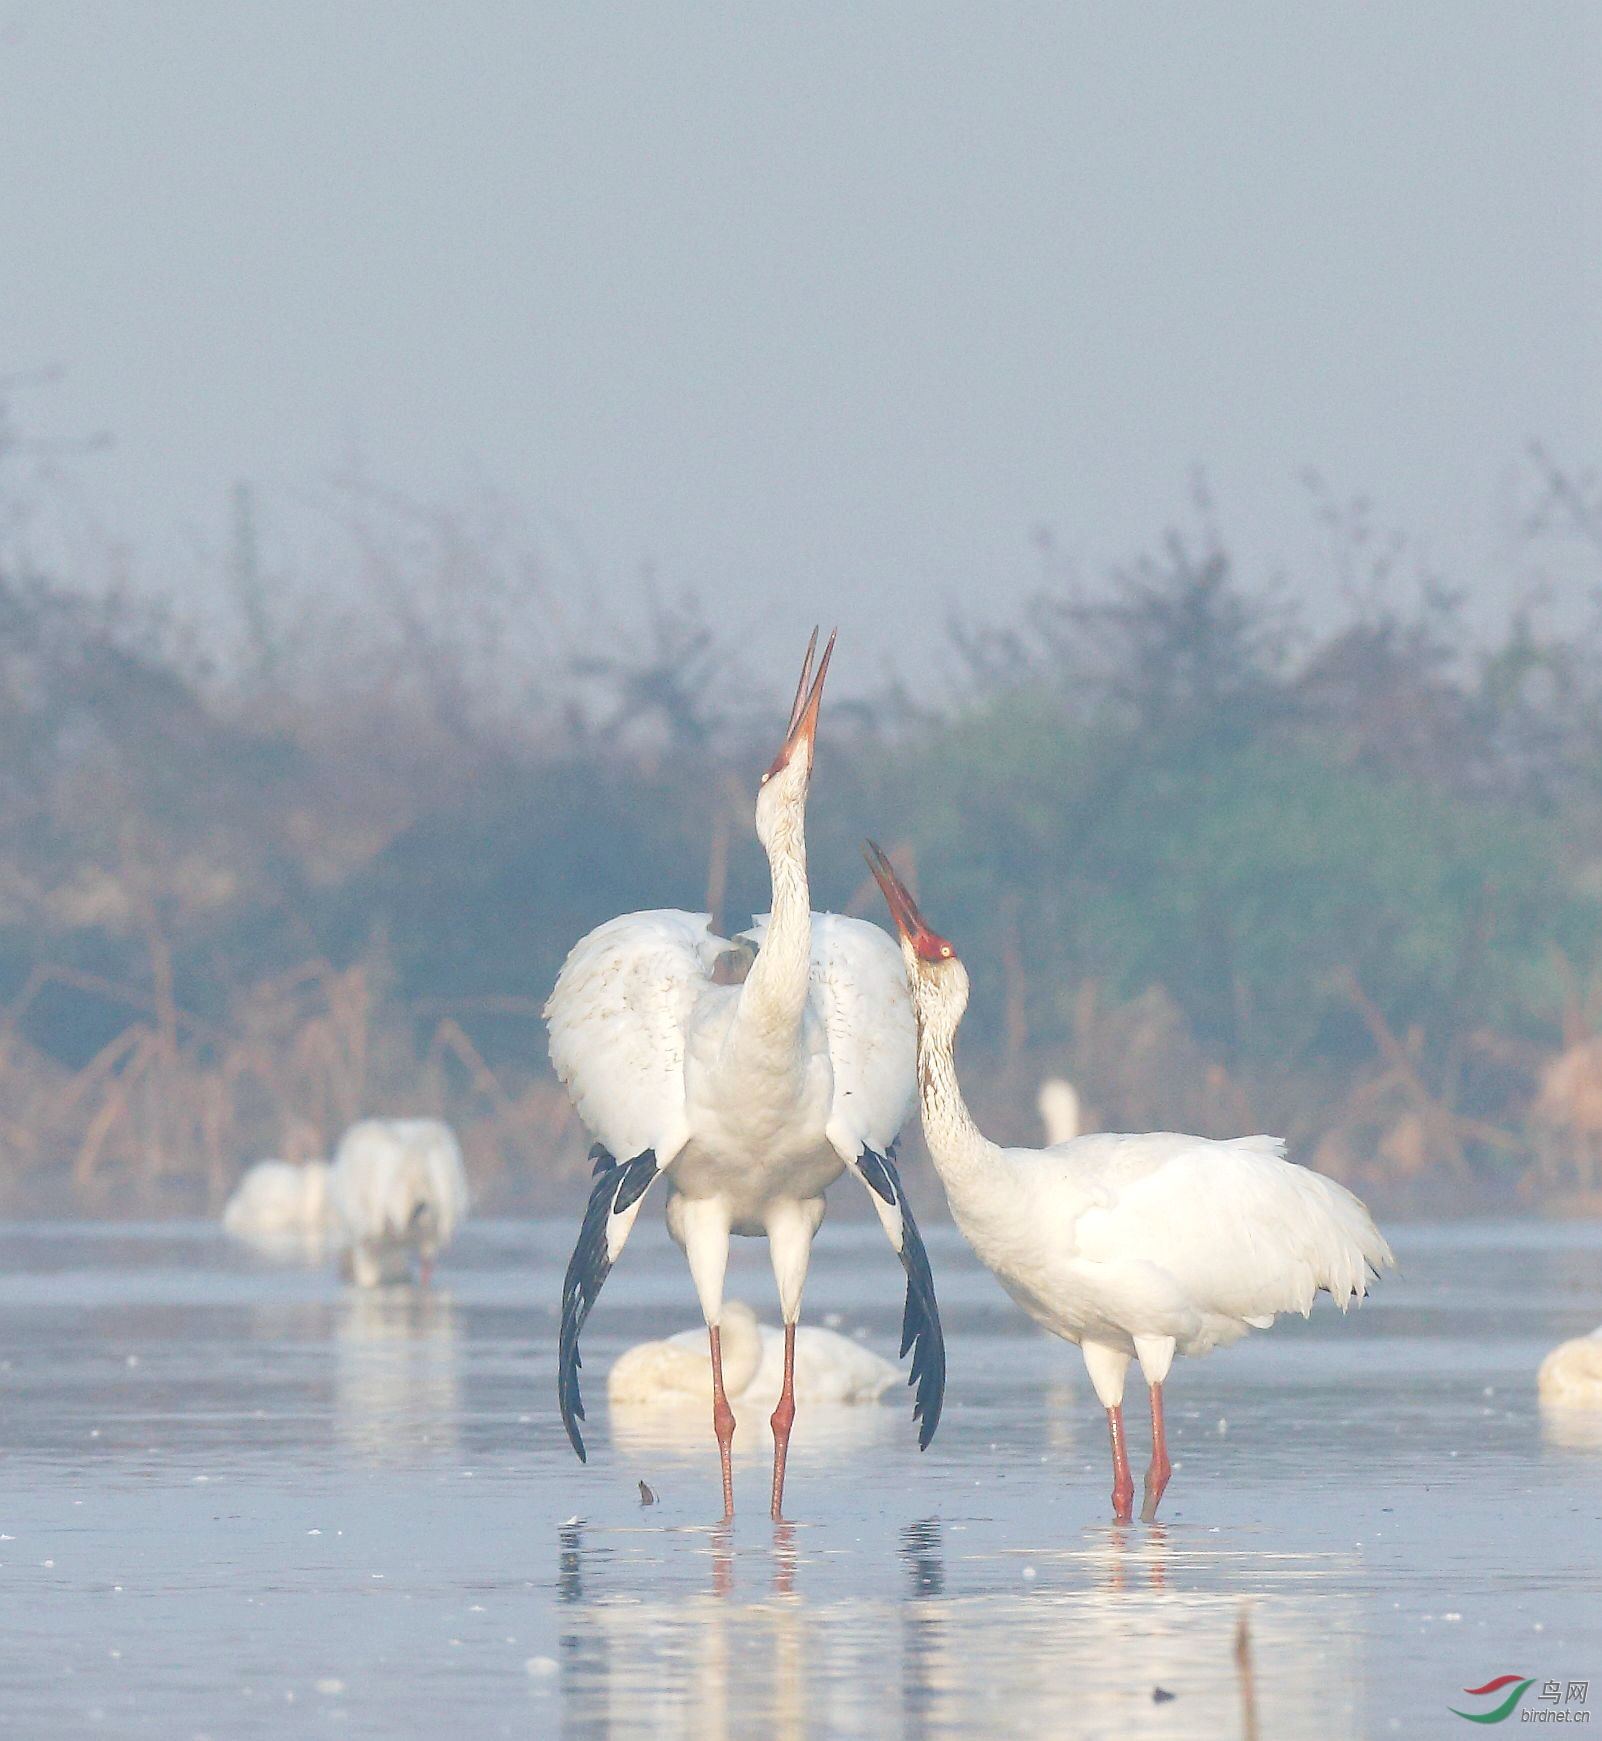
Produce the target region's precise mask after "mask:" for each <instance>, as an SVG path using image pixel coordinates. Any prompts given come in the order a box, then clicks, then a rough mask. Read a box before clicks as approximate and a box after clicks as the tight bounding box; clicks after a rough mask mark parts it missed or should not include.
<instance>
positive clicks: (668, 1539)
mask: <svg viewBox="0 0 1602 1741" xmlns="http://www.w3.org/2000/svg"><path fill="white" fill-rule="evenodd" d="M1088 1533H1089V1535H1090V1541H1089V1544H1088V1546H1087V1547H1085V1548H1083V1549H1080V1550H1076V1551H1073V1552H1066V1553H1050V1552H1040V1553H1036V1554H1024V1553H1020V1554H1017V1555H1011V1556H1009V1555H1002V1556H1001V1558H1002V1560H1006V1559H1009V1558H1010V1559H1014V1560H1015V1561H1016V1563H1017V1567H1018V1571H1019V1584H1018V1585H1017V1586H1016V1587H1014V1586H1011V1585H1010V1584H1009V1585H1004V1586H1002V1587H1000V1588H994V1587H992V1588H988V1589H986V1588H982V1587H980V1588H975V1589H973V1590H971V1591H967V1592H964V1591H962V1590H961V1588H960V1586H961V1583H962V1579H963V1574H964V1573H965V1572H967V1570H968V1568H969V1567H970V1566H971V1565H973V1564H974V1563H975V1562H973V1561H972V1560H971V1559H970V1558H969V1557H968V1556H966V1555H964V1556H959V1557H958V1559H957V1560H956V1562H955V1566H954V1567H948V1564H947V1544H946V1542H945V1540H944V1539H943V1535H942V1528H941V1525H940V1523H939V1522H938V1521H937V1520H935V1519H927V1520H924V1521H921V1522H918V1523H913V1524H910V1525H908V1526H907V1527H906V1528H905V1529H903V1530H902V1532H901V1534H900V1538H899V1557H900V1559H901V1562H902V1564H903V1567H904V1569H905V1574H906V1576H905V1580H904V1585H903V1588H904V1592H905V1593H904V1595H903V1597H902V1598H901V1599H900V1600H899V1601H890V1600H883V1599H878V1598H872V1597H863V1596H861V1595H858V1594H855V1593H853V1592H852V1591H851V1590H850V1588H849V1586H847V1587H846V1588H844V1589H840V1588H839V1587H838V1585H837V1586H836V1589H837V1593H836V1594H835V1595H834V1596H833V1597H832V1598H830V1597H825V1596H817V1595H813V1594H811V1593H810V1592H809V1589H808V1585H809V1582H810V1581H811V1579H813V1578H818V1579H820V1580H821V1579H822V1578H823V1577H825V1576H826V1575H827V1573H828V1572H829V1571H830V1570H831V1569H832V1568H830V1567H829V1566H828V1565H827V1563H826V1560H825V1558H822V1557H818V1556H815V1555H811V1554H809V1553H808V1552H807V1551H806V1537H805V1532H802V1533H801V1534H800V1535H798V1533H797V1531H796V1530H795V1529H794V1528H793V1526H780V1527H779V1528H777V1529H775V1531H774V1532H773V1536H772V1538H771V1541H763V1542H762V1543H761V1544H760V1545H759V1544H758V1543H757V1542H755V1541H747V1542H746V1543H745V1544H744V1545H743V1547H742V1549H741V1550H740V1552H739V1553H738V1554H736V1552H735V1549H734V1546H733V1543H732V1540H731V1539H730V1535H729V1532H728V1531H726V1530H722V1529H719V1530H717V1531H713V1532H699V1531H685V1532H664V1534H663V1535H662V1536H660V1537H658V1538H656V1539H657V1542H658V1543H659V1544H660V1546H661V1549H662V1552H663V1554H664V1555H665V1556H666V1559H667V1561H668V1562H676V1563H677V1569H683V1566H682V1557H681V1556H682V1555H683V1554H686V1553H687V1554H689V1555H691V1556H693V1557H694V1558H698V1559H699V1558H705V1559H706V1560H707V1561H708V1562H709V1563H708V1564H706V1565H705V1566H704V1568H703V1572H702V1580H703V1581H702V1582H701V1585H700V1588H701V1592H702V1593H701V1594H699V1595H698V1594H695V1593H693V1592H690V1593H683V1594H681V1595H680V1596H678V1597H677V1599H665V1598H662V1597H658V1596H646V1595H642V1594H641V1592H642V1591H650V1590H660V1589H661V1588H662V1583H663V1579H662V1574H663V1572H664V1570H665V1569H669V1567H665V1566H664V1564H663V1562H662V1561H661V1560H655V1561H653V1562H652V1564H651V1567H650V1570H649V1572H646V1571H645V1568H644V1566H643V1565H642V1563H641V1562H640V1561H639V1560H638V1559H637V1558H630V1557H629V1554H626V1553H624V1552H621V1551H620V1548H622V1546H623V1545H624V1544H623V1538H622V1537H621V1536H618V1535H614V1534H613V1532H597V1533H596V1535H595V1536H593V1537H589V1536H587V1535H586V1532H585V1530H584V1528H583V1526H580V1525H573V1526H570V1527H569V1528H567V1529H565V1530H563V1531H562V1532H561V1536H560V1549H559V1552H560V1558H559V1563H558V1575H557V1589H558V1594H559V1596H560V1599H561V1603H562V1605H563V1616H562V1644H561V1652H562V1655H561V1661H562V1697H563V1717H564V1722H563V1733H564V1734H565V1735H569V1736H572V1737H576V1738H577V1737H582V1738H584V1741H605V1738H610V1737H614V1736H624V1735H634V1734H652V1735H663V1736H684V1737H696V1738H697V1741H699V1738H702V1737H704V1738H705V1741H726V1738H727V1737H732V1736H746V1735H761V1736H778V1737H792V1736H793V1737H797V1738H799V1737H802V1736H804V1735H809V1734H815V1733H846V1734H873V1735H876V1736H883V1737H885V1738H886V1741H888V1738H889V1737H893V1736H896V1735H906V1736H912V1737H923V1736H934V1735H951V1736H959V1735H960V1736H967V1735H980V1734H983V1735H995V1736H1011V1735H1017V1736H1029V1737H1030V1738H1031V1741H1042V1738H1046V1737H1053V1736H1058V1735H1064V1736H1066V1735H1080V1734H1090V1733H1109V1734H1124V1733H1137V1732H1138V1733H1139V1734H1141V1735H1143V1736H1154V1737H1158V1738H1172V1741H1196V1738H1198V1737H1206V1736H1212V1735H1217V1736H1227V1737H1229V1738H1230V1741H1234V1738H1235V1737H1236V1736H1237V1735H1238V1734H1239V1732H1240V1722H1241V1705H1240V1680H1239V1672H1238V1668H1237V1663H1236V1659H1235V1651H1234V1644H1235V1633H1236V1626H1237V1623H1238V1619H1239V1615H1240V1613H1241V1609H1242V1603H1243V1600H1244V1599H1247V1598H1249V1599H1250V1601H1251V1605H1252V1617H1253V1618H1252V1630H1253V1646H1254V1656H1255V1662H1256V1686H1257V1700H1258V1702H1259V1704H1260V1707H1261V1710H1262V1722H1263V1732H1264V1733H1265V1734H1269V1735H1272V1734H1276V1733H1285V1734H1317V1735H1319V1736H1320V1737H1327V1738H1331V1741H1340V1738H1341V1737H1346V1736H1356V1735H1358V1734H1359V1733H1361V1729H1362V1719H1361V1715H1360V1707H1361V1704H1362V1669H1363V1665H1362V1653H1361V1648H1360V1644H1359V1636H1358V1624H1357V1620H1358V1616H1357V1609H1356V1604H1355V1601H1354V1600H1353V1598H1352V1597H1351V1596H1350V1595H1349V1594H1347V1593H1345V1591H1344V1586H1345V1578H1346V1577H1349V1576H1350V1573H1351V1571H1352V1568H1350V1567H1347V1566H1346V1565H1345V1564H1344V1563H1343V1564H1342V1565H1341V1566H1339V1567H1336V1566H1334V1565H1333V1564H1331V1562H1330V1560H1329V1559H1328V1558H1327V1557H1325V1556H1312V1557H1310V1558H1306V1559H1291V1558H1285V1557H1281V1556H1275V1555H1271V1554H1263V1555H1259V1554H1254V1553H1232V1552H1229V1551H1227V1550H1220V1549H1218V1548H1216V1547H1203V1546H1201V1545H1199V1544H1198V1543H1197V1542H1196V1541H1195V1539H1194V1538H1192V1539H1191V1543H1190V1545H1188V1546H1187V1545H1176V1543H1175V1542H1174V1540H1173V1539H1172V1538H1171V1536H1170V1534H1169V1532H1167V1531H1165V1530H1163V1529H1157V1528H1154V1529H1150V1530H1130V1529H1128V1528H1108V1529H1103V1530H1097V1531H1092V1532H1088ZM609 1536H611V1537H612V1540H613V1543H614V1545H611V1546H609V1545H607V1538H608V1537H609ZM708 1544H709V1546H708ZM638 1552H639V1549H638V1548H631V1549H630V1550H629V1553H632V1554H636V1555H637V1554H638ZM995 1565H996V1561H995V1560H994V1559H992V1560H990V1561H989V1562H988V1564H986V1565H984V1566H983V1567H982V1568H981V1571H980V1575H981V1576H986V1575H992V1574H993V1573H994V1570H995ZM1026 1569H1027V1570H1028V1571H1029V1572H1032V1573H1033V1576H1032V1577H1026V1576H1024V1573H1025V1571H1026ZM953 1571H955V1572H956V1577H955V1578H953V1575H952V1574H953ZM1337 1571H1339V1572H1340V1573H1342V1574H1344V1576H1343V1577H1340V1578H1336V1577H1332V1576H1331V1573H1333V1572H1337ZM892 1652H893V1653H895V1656H892V1655H891V1654H890V1653H892ZM897 1658H898V1659H899V1660H897ZM1159 1684H1160V1685H1161V1686H1162V1687H1163V1688H1164V1689H1166V1690H1167V1691H1169V1692H1171V1693H1173V1694H1174V1695H1175V1696H1174V1697H1173V1698H1172V1699H1165V1700H1163V1701H1161V1702H1157V1701H1154V1700H1153V1697H1152V1693H1153V1689H1154V1687H1156V1686H1157V1685H1159ZM1337 1688H1339V1689H1341V1693H1340V1694H1339V1696H1338V1697H1337V1696H1335V1695H1333V1689H1337ZM1000 1689H1005V1696H1004V1697H1001V1696H999V1694H1000Z"/></svg>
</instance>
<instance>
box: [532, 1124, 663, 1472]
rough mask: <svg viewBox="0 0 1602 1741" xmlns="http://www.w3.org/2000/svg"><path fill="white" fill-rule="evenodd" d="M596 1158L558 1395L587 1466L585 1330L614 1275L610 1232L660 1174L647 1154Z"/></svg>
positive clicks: (565, 1309)
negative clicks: (582, 1377)
mask: <svg viewBox="0 0 1602 1741" xmlns="http://www.w3.org/2000/svg"><path fill="white" fill-rule="evenodd" d="M590 1154H591V1155H592V1156H593V1157H594V1160H595V1167H594V1178H595V1183H594V1184H593V1185H592V1186H591V1187H590V1200H589V1202H588V1204H587V1205H586V1206H585V1210H584V1223H583V1225H582V1226H581V1227H580V1228H579V1236H578V1242H577V1243H576V1244H575V1245H574V1247H573V1255H572V1257H570V1258H569V1259H568V1262H567V1274H566V1275H565V1276H564V1277H563V1279H562V1328H561V1332H560V1335H559V1337H558V1339H557V1355H556V1396H557V1401H558V1402H559V1403H560V1405H561V1409H562V1425H563V1426H564V1427H566V1428H567V1436H568V1441H569V1442H570V1443H571V1445H572V1447H573V1449H574V1451H575V1452H577V1454H578V1460H579V1461H580V1462H581V1463H587V1462H588V1461H589V1457H588V1456H587V1455H586V1453H585V1449H584V1438H583V1435H582V1434H581V1433H580V1432H579V1427H578V1423H579V1422H580V1421H582V1420H583V1419H584V1398H583V1396H582V1395H581V1393H580V1391H579V1368H580V1367H581V1366H582V1365H583V1364H584V1362H583V1360H582V1359H581V1358H580V1356H579V1331H580V1330H582V1329H583V1328H584V1320H585V1319H586V1318H587V1317H589V1315H590V1307H591V1306H593V1305H594V1304H595V1298H596V1295H597V1294H599V1293H600V1291H601V1284H602V1283H603V1282H604V1281H605V1280H606V1278H607V1276H608V1275H609V1274H610V1273H611V1270H612V1259H611V1257H610V1255H609V1254H608V1250H607V1238H606V1231H607V1226H608V1223H609V1222H610V1220H611V1218H612V1216H613V1215H615V1214H621V1213H622V1211H623V1210H625V1209H627V1208H629V1207H630V1206H631V1205H633V1204H634V1203H636V1202H638V1201H639V1199H640V1197H641V1196H643V1195H644V1193H645V1191H646V1190H647V1189H648V1188H649V1186H650V1184H651V1181H652V1180H653V1179H654V1178H655V1177H656V1175H657V1165H656V1156H655V1154H654V1153H653V1152H652V1151H651V1150H650V1149H646V1150H645V1151H644V1152H643V1153H641V1154H638V1155H636V1156H635V1157H634V1159H633V1160H631V1161H624V1162H621V1163H620V1162H618V1161H617V1160H616V1159H614V1158H613V1156H612V1155H611V1154H609V1153H608V1152H607V1150H606V1149H605V1148H603V1147H602V1145H601V1144H600V1143H597V1144H596V1145H595V1147H594V1148H592V1149H591V1150H590Z"/></svg>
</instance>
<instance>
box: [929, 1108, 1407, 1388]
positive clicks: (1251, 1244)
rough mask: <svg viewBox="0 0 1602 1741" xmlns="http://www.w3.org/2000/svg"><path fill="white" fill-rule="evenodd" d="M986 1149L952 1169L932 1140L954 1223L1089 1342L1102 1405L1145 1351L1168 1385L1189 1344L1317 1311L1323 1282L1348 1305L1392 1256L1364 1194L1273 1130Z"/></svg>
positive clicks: (1229, 1337) (1070, 1332)
mask: <svg viewBox="0 0 1602 1741" xmlns="http://www.w3.org/2000/svg"><path fill="white" fill-rule="evenodd" d="M937 1128H938V1121H937ZM987 1146H988V1149H989V1152H988V1154H982V1155H979V1156H968V1155H965V1156H964V1157H963V1160H962V1161H961V1162H959V1163H958V1164H957V1165H956V1166H955V1167H951V1166H942V1165H941V1160H942V1147H937V1146H936V1142H935V1140H933V1139H931V1142H930V1149H931V1152H932V1153H933V1155H934V1157H935V1163H936V1166H937V1168H939V1169H940V1171H941V1175H942V1178H944V1179H945V1180H946V1191H947V1196H948V1197H949V1199H950V1202H951V1212H952V1217H953V1219H954V1220H955V1221H956V1223H957V1226H958V1228H959V1229H960V1230H961V1232H962V1234H963V1236H964V1237H965V1238H966V1239H967V1240H968V1242H969V1244H970V1245H972V1246H973V1248H974V1251H975V1253H976V1254H977V1256H978V1257H979V1260H980V1261H981V1262H982V1263H983V1264H984V1265H985V1267H986V1268H987V1269H989V1270H990V1271H991V1272H992V1273H993V1274H994V1275H995V1276H996V1278H997V1280H998V1281H1000V1282H1001V1284H1002V1286H1003V1287H1004V1288H1006V1290H1007V1292H1008V1293H1009V1294H1011V1296H1012V1297H1013V1299H1014V1300H1016V1301H1017V1303H1018V1304H1019V1305H1020V1306H1022V1307H1023V1309H1024V1311H1026V1312H1027V1313H1028V1314H1029V1316H1030V1317H1031V1318H1033V1319H1034V1320H1035V1322H1036V1323H1037V1324H1039V1325H1041V1326H1042V1327H1043V1328H1044V1329H1047V1330H1050V1331H1051V1332H1052V1333H1053V1334H1054V1335H1057V1336H1061V1337H1063V1338H1065V1339H1066V1340H1067V1341H1070V1342H1076V1343H1078V1344H1080V1346H1081V1347H1082V1349H1083V1350H1084V1352H1085V1359H1086V1365H1087V1366H1088V1367H1089V1368H1090V1372H1091V1378H1092V1381H1093V1382H1094V1383H1095V1386H1096V1391H1097V1394H1098V1396H1099V1397H1100V1398H1101V1401H1102V1403H1103V1404H1104V1405H1111V1404H1113V1403H1116V1402H1118V1401H1120V1400H1121V1399H1122V1396H1123V1380H1124V1371H1125V1369H1126V1368H1127V1366H1128V1364H1129V1360H1130V1358H1131V1357H1138V1358H1139V1360H1140V1363H1141V1367H1142V1370H1143V1371H1144V1373H1145V1376H1146V1378H1147V1380H1148V1381H1149V1382H1160V1381H1161V1379H1162V1378H1163V1377H1165V1376H1166V1374H1167V1371H1168V1367H1169V1365H1170V1363H1171V1362H1172V1360H1173V1357H1174V1355H1175V1354H1176V1353H1178V1354H1189V1355H1196V1354H1206V1353H1208V1352H1209V1351H1210V1350H1212V1349H1214V1348H1220V1347H1224V1346H1227V1345H1228V1344H1229V1343H1231V1342H1235V1341H1238V1340H1239V1339H1240V1338H1241V1337H1242V1336H1244V1335H1245V1334H1246V1333H1247V1332H1248V1331H1249V1330H1260V1329H1266V1328H1267V1327H1268V1326H1269V1325H1270V1324H1272V1323H1273V1321H1274V1318H1275V1317H1276V1316H1277V1315H1278V1314H1279V1313H1281V1312H1300V1313H1301V1314H1302V1315H1303V1316H1304V1317H1305V1316H1306V1315H1307V1314H1308V1313H1309V1312H1310V1311H1311V1310H1312V1306H1313V1301H1314V1299H1315V1298H1316V1297H1317V1295H1318V1294H1319V1292H1320V1291H1327V1292H1328V1293H1329V1294H1331V1295H1332V1296H1333V1297H1334V1299H1335V1300H1336V1301H1337V1302H1338V1303H1339V1304H1340V1306H1341V1307H1342V1309H1343V1310H1344V1309H1345V1307H1346V1305H1347V1304H1348V1303H1349V1301H1350V1300H1351V1299H1353V1298H1361V1297H1362V1296H1363V1294H1364V1293H1365V1292H1366V1291H1367V1285H1368V1275H1369V1271H1370V1269H1373V1270H1374V1271H1378V1270H1379V1269H1380V1268H1382V1267H1384V1266H1386V1265H1389V1264H1390V1263H1391V1262H1392V1261H1393V1260H1392V1257H1391V1251H1390V1247H1389V1246H1388V1245H1387V1244H1386V1243H1385V1240H1384V1238H1383V1237H1382V1236H1381V1234H1380V1232H1379V1230H1378V1228H1376V1227H1375V1225H1374V1223H1373V1220H1372V1219H1371V1218H1370V1216H1369V1213H1368V1211H1367V1210H1366V1209H1365V1208H1364V1207H1363V1205H1362V1204H1361V1203H1360V1202H1359V1201H1358V1199H1357V1198H1356V1197H1354V1196H1353V1195H1352V1193H1351V1192H1350V1191H1348V1190H1347V1189H1346V1188H1345V1187H1344V1186H1342V1185H1338V1184H1336V1183H1335V1181H1334V1180H1333V1179H1327V1178H1325V1177H1324V1176H1323V1175H1322V1174H1320V1173H1314V1172H1311V1171H1309V1170H1308V1169H1307V1168H1306V1167H1299V1166H1293V1165H1291V1164H1290V1163H1289V1162H1287V1161H1286V1160H1285V1159H1284V1152H1285V1145H1284V1144H1283V1143H1282V1142H1281V1141H1279V1139H1277V1138H1275V1137H1267V1136H1252V1137H1237V1138H1234V1139H1232V1140H1229V1141H1223V1142H1216V1141H1212V1140H1210V1139H1208V1138H1206V1137H1195V1136H1184V1135H1181V1134H1179V1133H1177V1132H1172V1131H1154V1132H1149V1133H1146V1134H1142V1135H1134V1136H1123V1135H1114V1134H1111V1133H1098V1134H1096V1135H1093V1136H1083V1137H1079V1138H1076V1139H1075V1140H1074V1141H1072V1142H1069V1143H1066V1144H1061V1145H1059V1146H1057V1147H1054V1148H1049V1149H1002V1148H996V1147H994V1145H987ZM975 1163H977V1164H975Z"/></svg>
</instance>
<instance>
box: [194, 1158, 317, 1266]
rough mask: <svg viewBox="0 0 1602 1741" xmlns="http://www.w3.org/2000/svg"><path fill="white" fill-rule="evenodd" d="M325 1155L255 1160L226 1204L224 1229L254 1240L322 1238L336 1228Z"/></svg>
mask: <svg viewBox="0 0 1602 1741" xmlns="http://www.w3.org/2000/svg"><path fill="white" fill-rule="evenodd" d="M328 1181H329V1167H328V1162H327V1161H305V1162H303V1163H302V1164H300V1165H298V1166H297V1165H296V1164H295V1163H294V1162H292V1161H257V1162H256V1164H255V1165H254V1166H253V1167H251V1168H250V1169H249V1170H248V1171H247V1172H246V1174H245V1176H244V1177H243V1178H242V1179H241V1180H240V1181H239V1183H238V1184H237V1185H236V1186H235V1187H234V1191H233V1195H232V1196H231V1197H229V1199H228V1202H227V1205H226V1207H225V1208H224V1209H223V1218H222V1224H223V1229H224V1231H225V1232H227V1233H229V1234H231V1235H232V1236H233V1237H234V1238H235V1239H242V1240H246V1241H248V1242H249V1243H251V1244H253V1245H264V1246H273V1245H309V1246H316V1245H320V1244H321V1243H323V1242H324V1241H325V1240H326V1239H327V1238H328V1237H329V1236H330V1235H331V1234H332V1233H333V1232H334V1231H335V1230H336V1226H337V1223H336V1220H335V1216H334V1209H333V1204H332V1202H331V1200H330V1197H329V1188H328Z"/></svg>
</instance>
